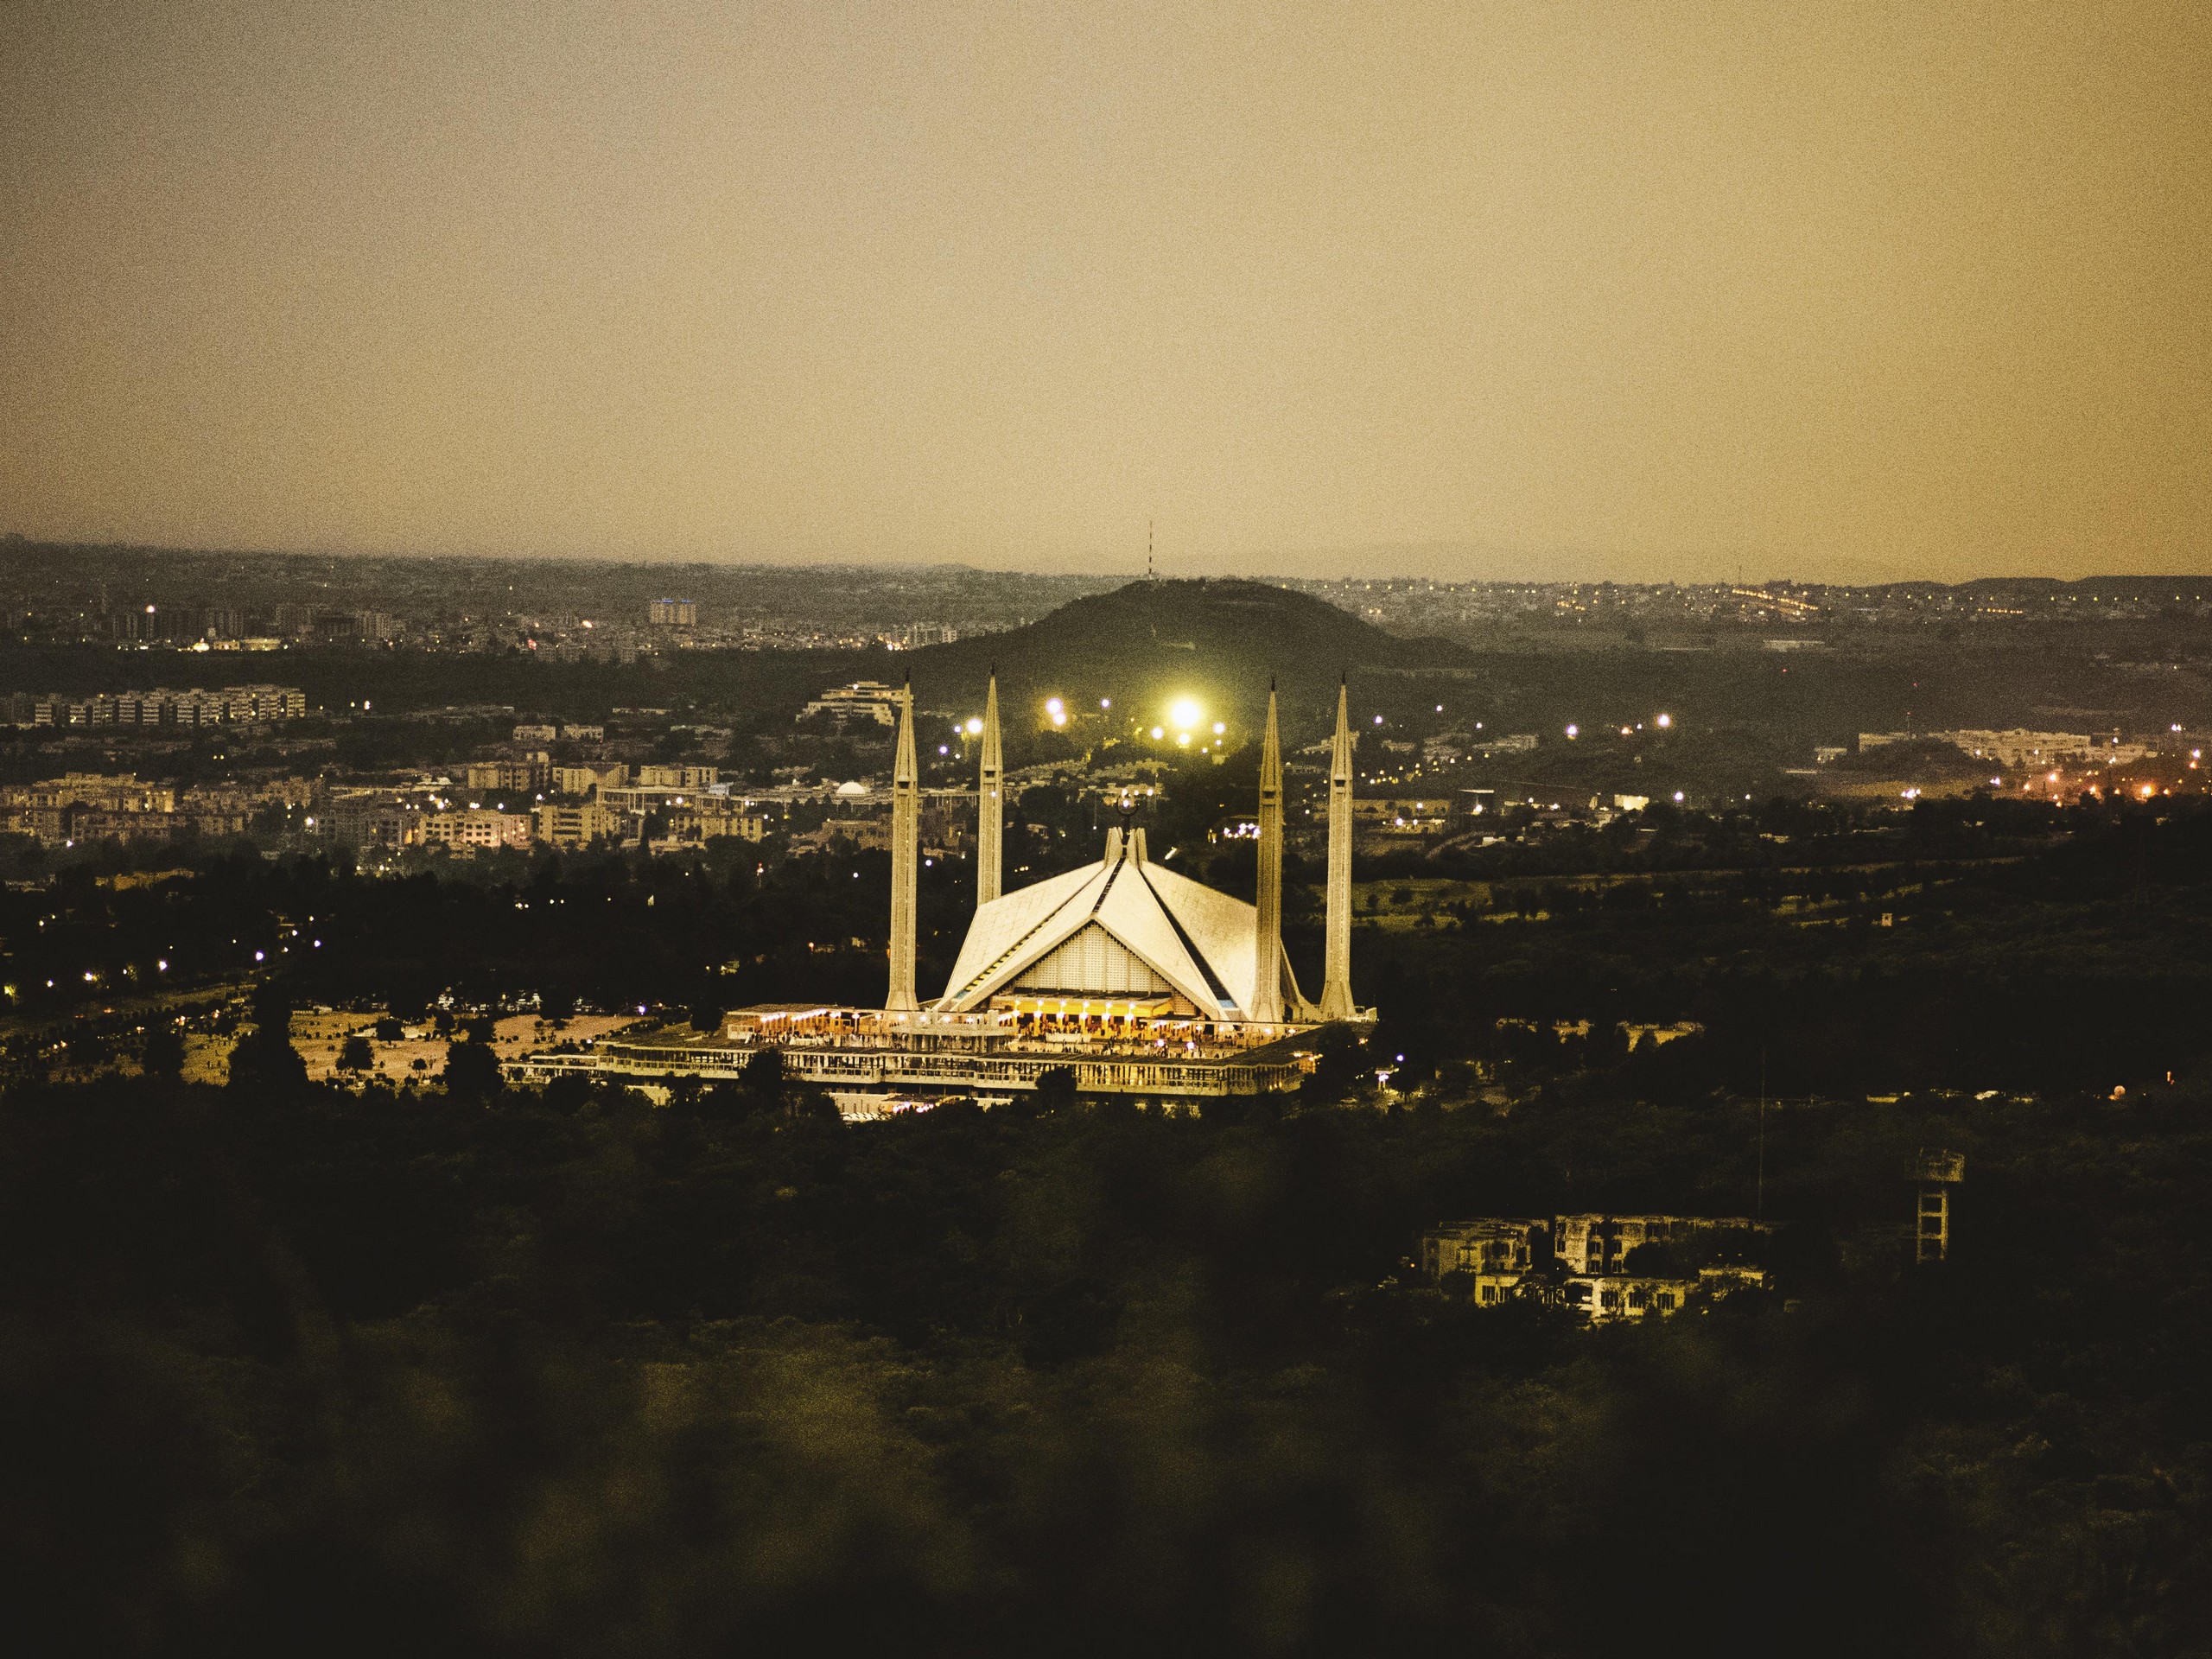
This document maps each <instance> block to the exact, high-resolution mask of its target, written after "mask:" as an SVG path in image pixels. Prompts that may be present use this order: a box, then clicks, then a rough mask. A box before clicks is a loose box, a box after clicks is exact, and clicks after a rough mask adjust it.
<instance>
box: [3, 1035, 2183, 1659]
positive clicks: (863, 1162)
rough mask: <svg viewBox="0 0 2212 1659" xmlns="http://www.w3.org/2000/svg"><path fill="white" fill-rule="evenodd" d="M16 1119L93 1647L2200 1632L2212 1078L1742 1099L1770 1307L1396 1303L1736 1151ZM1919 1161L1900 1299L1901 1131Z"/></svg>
mask: <svg viewBox="0 0 2212 1659" xmlns="http://www.w3.org/2000/svg"><path fill="white" fill-rule="evenodd" d="M247 1076H248V1079H249V1080H247V1081H242V1082H239V1083H236V1084H233V1085H232V1086H231V1087H230V1088H228V1089H224V1090H218V1089H192V1088H186V1087H183V1086H181V1085H179V1084H175V1083H173V1082H164V1081H162V1080H160V1079H158V1078H156V1079H150V1080H134V1081H130V1082H112V1083H108V1084H99V1085H93V1086H89V1087H86V1088H82V1089H78V1090H54V1089H20V1090H16V1091H14V1092H11V1093H10V1094H9V1095H8V1096H6V1098H5V1100H4V1102H3V1103H0V1260H4V1261H5V1262H7V1263H8V1267H7V1268H6V1272H5V1280H4V1282H5V1285H6V1295H5V1301H4V1310H0V1402H4V1406H5V1409H4V1413H0V1423H4V1425H5V1427H4V1428H0V1436H4V1438H5V1440H6V1442H7V1452H6V1463H7V1466H8V1468H9V1470H10V1478H9V1479H8V1480H7V1481H6V1482H5V1483H4V1485H0V1527H4V1529H5V1536H6V1539H7V1541H8V1548H7V1550H6V1552H5V1554H4V1555H0V1574H4V1576H5V1580H6V1584H5V1591H4V1593H5V1595H6V1598H7V1602H8V1605H9V1606H10V1609H11V1610H12V1616H13V1617H14V1618H16V1619H18V1620H22V1621H24V1622H25V1623H26V1624H35V1627H37V1628H43V1629H48V1630H54V1629H61V1628H67V1629H68V1630H72V1631H73V1632H74V1634H75V1637H76V1640H77V1643H78V1645H79V1646H80V1647H81V1648H82V1649H83V1650H86V1651H98V1652H101V1653H105V1654H123V1653H134V1652H174V1651H186V1650H193V1651H198V1650H202V1649H206V1648H207V1647H211V1646H216V1645H223V1646H229V1647H235V1646H237V1645H238V1644H239V1643H256V1644H260V1643H266V1644H270V1645H274V1644H276V1643H285V1644H288V1645H294V1646H303V1647H311V1648H312V1649H315V1650H317V1651H337V1652H349V1653H350V1652H372V1651H391V1650H393V1649H395V1648H401V1647H404V1648H405V1649H409V1650H429V1651H454V1652H471V1653H480V1652H511V1653H517V1654H558V1653H577V1654H606V1653H610V1652H615V1653H622V1652H638V1653H654V1654H684V1653H712V1652H726V1651H735V1650H738V1649H741V1648H743V1649H746V1650H757V1649H760V1648H762V1647H768V1646H775V1645H781V1644H786V1643H790V1644H798V1643H805V1644H806V1645H809V1646H811V1647H821V1646H823V1645H825V1644H827V1645H828V1646H829V1647H831V1648H832V1649H838V1650H842V1648H843V1647H844V1646H845V1645H846V1644H848V1643H853V1642H856V1641H860V1640H877V1641H886V1642H891V1643H896V1644H897V1646H898V1647H899V1650H901V1651H908V1652H945V1653H966V1652H978V1651H1020V1650H1028V1651H1037V1650H1045V1651H1054V1652H1063V1651H1084V1652H1090V1651H1097V1652H1107V1651H1129V1650H1140V1651H1161V1650H1165V1651H1175V1652H1184V1651H1214V1652H1218V1651H1235V1652H1259V1653H1342V1652H1347V1651H1355V1652H1378V1651H1406V1650H1408V1649H1414V1648H1417V1647H1424V1646H1427V1645H1431V1644H1437V1643H1452V1644H1455V1645H1460V1644H1464V1645H1466V1646H1470V1647H1471V1648H1473V1649H1475V1650H1478V1651H1491V1652H1501V1653H1508V1654H1516V1653H1525V1654H1539V1653H1542V1654H1556V1653H1592V1654H1599V1653H1606V1652H1612V1651H1618V1650H1619V1649H1620V1648H1621V1647H1622V1646H1624V1645H1630V1644H1637V1643H1648V1642H1649V1640H1650V1639H1651V1637H1652V1634H1653V1632H1655V1631H1664V1632H1666V1633H1667V1639H1668V1640H1669V1642H1670V1643H1688V1644H1694V1645H1695V1646H1696V1647H1698V1648H1700V1649H1704V1650H1709V1651H1721V1652H1738V1651H1745V1652H1748V1651H1753V1650H1758V1651H1772V1650H1775V1649H1787V1650H1790V1651H1809V1652H1823V1653H1839V1654H1846V1653H1847V1654H1864V1653H1867V1652H1872V1651H1894V1652H1915V1653H1918V1652H1928V1653H1934V1652H1939V1651H1941V1652H1953V1653H1957V1652H1966V1653H1978V1654H1992V1655H1994V1654H2005V1655H2021V1654H2050V1655H2058V1654H2075V1653H2085V1652H2096V1653H2113V1654H2120V1653H2129V1654H2139V1653H2155V1652H2180V1651H2185V1650H2188V1643H2189V1642H2190V1641H2191V1640H2193V1639H2194V1633H2198V1632H2201V1630H2202V1629H2203V1628H2204V1626H2205V1621H2206V1619H2207V1618H2208V1617H2209V1616H2212V1574H2208V1572H2207V1568H2208V1565H2209V1564H2212V1560H2209V1559H2208V1554H2207V1543H2208V1526H2207V1523H2208V1516H2207V1513H2206V1510H2205V1501H2206V1491H2207V1488H2206V1482H2207V1478H2208V1476H2212V1454H2208V1452H2207V1449H2206V1446H2205V1443H2204V1440H2203V1438H2202V1424H2203V1423H2204V1421H2207V1418H2206V1413H2207V1410H2208V1408H2212V1398H2209V1397H2208V1387H2212V1385H2208V1383H2207V1378H2208V1377H2209V1376H2212V1328H2208V1317H2209V1316H2208V1313H2207V1309H2208V1307H2212V1300H2208V1299H2207V1296H2206V1294H2205V1293H2206V1291H2207V1290H2208V1288H2212V1287H2209V1286H2208V1284H2207V1277H2208V1272H2207V1269H2208V1261H2207V1254H2206V1250H2205V1247H2204V1243H2203V1237H2202V1229H2201V1228H2200V1227H2199V1226H2198V1225H2197V1211H2198V1209H2199V1207H2200V1205H2201V1201H2202V1193H2203V1192H2204V1190H2205V1182H2206V1180H2207V1179H2208V1177H2209V1176H2212V1168H2208V1158H2212V1137H2208V1135H2207V1134H2206V1129H2205V1116H2204V1115H2205V1112H2206V1110H2207V1109H2208V1106H2212V1101H2208V1100H2207V1098H2206V1097H2205V1096H2204V1095H2203V1093H2202V1090H2200V1089H2193V1088H2189V1087H2183V1088H2180V1089H2177V1090H2174V1091H2171V1092H2165V1093H2161V1094H2160V1095H2158V1096H2155V1097H2152V1098H2150V1099H2147V1100H2133V1099H2132V1100H2131V1101H2129V1102H2126V1103H2092V1102H2080V1103H2050V1104H2045V1105H2037V1106H2028V1105H2021V1104H2018V1103H2012V1104H2006V1105H1988V1106H1979V1107H1977V1106H1973V1105H1959V1106H1955V1107H1954V1108H1951V1109H1936V1108H1932V1107H1929V1106H1916V1105H1913V1104H1911V1103H1902V1104H1899V1105H1896V1106H1887V1107H1882V1106H1866V1105H1853V1106H1850V1107H1824V1108H1817V1109H1808V1108H1793V1109H1787V1110H1780V1111H1770V1112H1769V1113H1768V1114H1766V1120H1767V1121H1766V1125H1765V1152H1764V1166H1765V1169H1766V1172H1767V1180H1766V1187H1765V1196H1766V1205H1767V1211H1768V1213H1769V1214H1770V1216H1776V1217H1782V1218H1784V1219H1787V1220H1789V1221H1791V1222H1793V1223H1794V1224H1795V1227H1794V1230H1793V1231H1792V1232H1791V1234H1790V1235H1789V1243H1788V1245H1787V1247H1786V1248H1785V1249H1784V1250H1783V1253H1782V1256H1781V1258H1780V1265H1781V1268H1782V1272H1783V1285H1782V1288H1781V1292H1780V1294H1777V1295H1776V1296H1774V1297H1772V1298H1748V1297H1747V1298H1739V1299H1738V1300H1734V1301H1732V1302H1729V1303H1725V1304H1722V1305H1721V1306H1719V1307H1718V1308H1716V1309H1715V1310H1714V1311H1713V1313H1711V1314H1709V1315H1707V1316H1704V1317H1694V1316H1688V1317H1683V1318H1681V1319H1675V1320H1674V1321H1671V1322H1669V1323H1668V1324H1665V1325H1656V1326H1652V1327H1648V1328H1632V1329H1630V1328H1623V1329H1615V1330H1607V1331H1601V1332H1587V1331H1583V1330H1579V1329H1576V1328H1574V1327H1573V1325H1568V1324H1566V1323H1563V1322H1561V1319H1560V1318H1559V1317H1555V1316H1552V1315H1548V1314H1547V1313H1543V1312H1541V1311H1540V1310H1535V1309H1532V1308H1515V1309H1509V1310H1505V1311H1502V1312H1496V1313H1491V1312H1482V1311H1478V1310H1475V1309H1473V1308H1471V1307H1468V1306H1465V1305H1446V1304H1445V1303H1443V1302H1442V1301H1440V1300H1436V1299H1433V1298H1432V1297H1428V1296H1427V1295H1424V1294H1411V1293H1407V1292H1403V1291H1396V1290H1389V1289H1378V1288H1376V1287H1377V1286H1378V1284H1380V1283H1381V1282H1382V1281H1385V1280H1387V1279H1389V1277H1390V1276H1391V1275H1392V1274H1394V1272H1395V1271H1396V1270H1397V1268H1398V1262H1399V1258H1400V1257H1401V1255H1402V1254H1404V1253H1405V1252H1407V1251H1408V1250H1409V1249H1411V1247H1412V1244H1413V1243H1414V1238H1415V1237H1416V1236H1417V1235H1418V1232H1419V1230H1420V1229H1421V1226H1423V1225H1424V1224H1427V1223H1430V1222H1433V1221H1434V1220H1435V1219H1437V1218H1439V1217H1444V1216H1451V1215H1459V1214H1465V1213H1472V1212H1490V1213H1545V1212H1548V1211H1550V1210H1552V1209H1554V1208H1563V1209H1571V1208H1577V1207H1592V1208H1594V1207H1607V1208H1614V1209H1622V1210H1649V1209H1671V1210H1681V1211H1704V1212H1707V1213H1728V1212H1730V1211H1740V1210H1742V1209H1744V1208H1745V1207H1747V1206H1748V1205H1750V1204H1751V1202H1752V1197H1753V1183H1754V1169H1755V1165H1754V1160H1755V1157H1756V1154H1755V1151H1754V1147H1755V1146H1756V1137H1757V1129H1758V1125H1757V1118H1756V1116H1755V1108H1754V1107H1753V1105H1752V1104H1751V1103H1749V1102H1745V1101H1740V1100H1735V1099H1728V1098H1720V1097H1712V1098H1707V1099H1705V1100H1702V1101H1699V1102H1696V1103H1691V1104H1686V1105H1675V1106H1655V1105H1651V1104H1637V1103H1633V1102H1632V1101H1631V1100H1630V1099H1628V1098H1627V1097H1625V1096H1622V1095H1621V1094H1619V1093H1618V1092H1617V1091H1607V1090H1591V1091H1586V1092H1585V1093H1584V1094H1582V1095H1580V1096H1572V1097H1570V1096H1557V1097H1549V1098H1544V1099H1539V1100H1536V1101H1534V1102H1532V1103H1529V1104H1527V1105H1525V1106H1523V1107H1522V1109H1518V1110H1516V1111H1515V1112H1513V1113H1512V1114H1510V1116H1504V1117H1499V1116H1493V1115H1491V1114H1486V1113H1478V1112H1472V1111H1458V1112H1440V1111H1437V1110H1435V1109H1431V1108H1425V1107H1422V1108H1416V1109H1411V1110H1400V1111H1387V1112H1386V1111H1349V1110H1345V1109H1338V1108H1332V1107H1325V1106H1319V1105H1314V1104H1311V1103H1288V1104H1287V1105H1285V1106H1259V1107H1254V1108H1249V1109H1243V1110H1233V1109H1230V1110H1221V1111H1217V1112H1216V1113H1214V1114H1212V1115H1211V1116H1207V1117H1205V1118H1204V1119H1201V1120H1198V1121H1192V1120H1189V1119H1179V1120H1163V1119H1160V1118H1159V1117H1157V1116H1151V1115H1145V1114H1140V1113H1136V1112H1135V1111H1132V1110H1129V1109H1126V1108H1122V1107H1116V1106H1113V1105H1110V1104H1103V1105H1096V1106H1089V1107H1084V1106H1076V1107H1070V1108H1067V1109H1062V1110H1060V1111H1058V1112H1052V1113H1046V1114H1044V1115H1042V1116H1040V1115H1039V1114H1038V1113H1037V1112H1035V1111H1034V1110H1033V1109H1020V1108H1017V1109H1001V1110H999V1111H996V1112H992V1113H988V1114H986V1113H981V1112H977V1111H976V1110H975V1109H972V1108H967V1107H961V1106H950V1107H946V1108H942V1109H939V1110H938V1111H937V1112H936V1113H933V1114H931V1115H929V1116H925V1117H922V1118H919V1119H912V1120H906V1121H901V1122H892V1123H888V1124H884V1125H877V1126H869V1127H865V1128H860V1127H846V1126H842V1125H840V1124H839V1123H837V1122H836V1120H835V1118H834V1117H829V1118H826V1119H825V1118H824V1117H823V1116H821V1115H820V1114H819V1113H818V1112H810V1111H806V1110H804V1109H797V1110H795V1109H794V1108H797V1107H798V1104H799V1103H798V1102H797V1101H796V1100H793V1101H792V1102H791V1103H788V1104H786V1103H780V1102H779V1096H777V1094H776V1093H775V1091H774V1090H773V1089H772V1087H770V1088H768V1089H765V1090H764V1089H756V1088H753V1087H751V1086H750V1085H749V1084H748V1085H744V1086H737V1087H733V1088H728V1089H723V1090H715V1091H710V1092H709V1093H707V1094H705V1095H702V1096H680V1097H679V1098H678V1099H677V1102H676V1103H673V1104H671V1106H670V1107H668V1108H665V1109H652V1108H650V1107H647V1106H645V1105H644V1104H643V1103H641V1102H639V1100H638V1099H637V1098H636V1097H635V1096H620V1095H613V1094H610V1093H604V1092H594V1090H591V1089H590V1088H589V1087H588V1086H586V1087H582V1088H578V1089H573V1090H571V1089H558V1090H550V1091H549V1092H548V1093H547V1094H545V1095H543V1096H518V1095H511V1094H501V1093H499V1092H497V1091H496V1090H493V1092H492V1093H490V1094H488V1095H486V1094H482V1093H476V1092H472V1093H469V1094H467V1095H466V1096H463V1095H461V1093H460V1091H459V1090H456V1093H455V1096H454V1097H451V1098H448V1097H447V1096H444V1095H442V1094H437V1093H433V1094H429V1095H424V1096H413V1097H404V1096H403V1097H393V1096H388V1095H385V1094H382V1093H380V1092H377V1091H374V1090H372V1091H371V1092H370V1093H368V1094H366V1095H363V1096H344V1095H339V1094H335V1093H325V1092H321V1091H319V1090H309V1089H308V1088H306V1087H304V1086H303V1085H301V1084H297V1083H296V1081H293V1080H289V1079H288V1078H287V1077H286V1076H285V1073H284V1071H283V1067H282V1066H281V1065H264V1064H261V1063H260V1062H258V1061H257V1063H256V1064H255V1065H253V1066H251V1067H249V1068H247ZM1923 1145H1944V1146H1948V1147H1954V1148H1957V1149H1961V1150H1963V1151H1965V1152H1966V1153H1967V1157H1968V1166H1969V1171H1970V1175H1969V1180H1968V1184H1967V1186H1966V1187H1965V1188H1964V1189H1962V1190H1961V1191H1962V1197H1961V1204H1960V1207H1959V1212H1958V1220H1957V1238H1958V1241H1959V1243H1958V1248H1957V1251H1956V1254H1955V1258H1954V1259H1953V1261H1952V1262H1949V1263H1948V1265H1946V1266H1945V1267H1943V1268H1926V1269H1909V1268H1904V1265H1903V1237H1902V1235H1903V1231H1904V1217H1905V1215H1906V1214H1907V1213H1908V1211H1909V1205H1910V1195H1909V1189H1908V1188H1907V1186H1906V1185H1905V1184H1904V1181H1903V1180H1902V1179H1900V1175H1901V1173H1902V1171H1903V1169H1904V1163H1905V1160H1906V1158H1907V1156H1908V1155H1909V1154H1910V1153H1911V1152H1912V1151H1913V1150H1914V1149H1915V1148H1916V1147H1920V1146H1923Z"/></svg>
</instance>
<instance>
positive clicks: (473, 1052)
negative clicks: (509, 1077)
mask: <svg viewBox="0 0 2212 1659" xmlns="http://www.w3.org/2000/svg"><path fill="white" fill-rule="evenodd" d="M442 1080H443V1082H444V1084H445V1086H446V1093H447V1094H448V1095H450V1096H453V1098H454V1099H455V1100H488V1099H490V1098H491V1097H492V1096H493V1095H496V1094H498V1093H499V1088H500V1083H499V1055H498V1054H496V1053H495V1052H493V1048H492V1046H491V1045H490V1044H489V1043H480V1042H476V1041H474V1040H473V1039H472V1040H470V1041H468V1042H462V1043H454V1044H453V1045H452V1046H449V1047H448V1049H447V1050H446V1069H445V1071H444V1073H443V1074H442Z"/></svg>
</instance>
